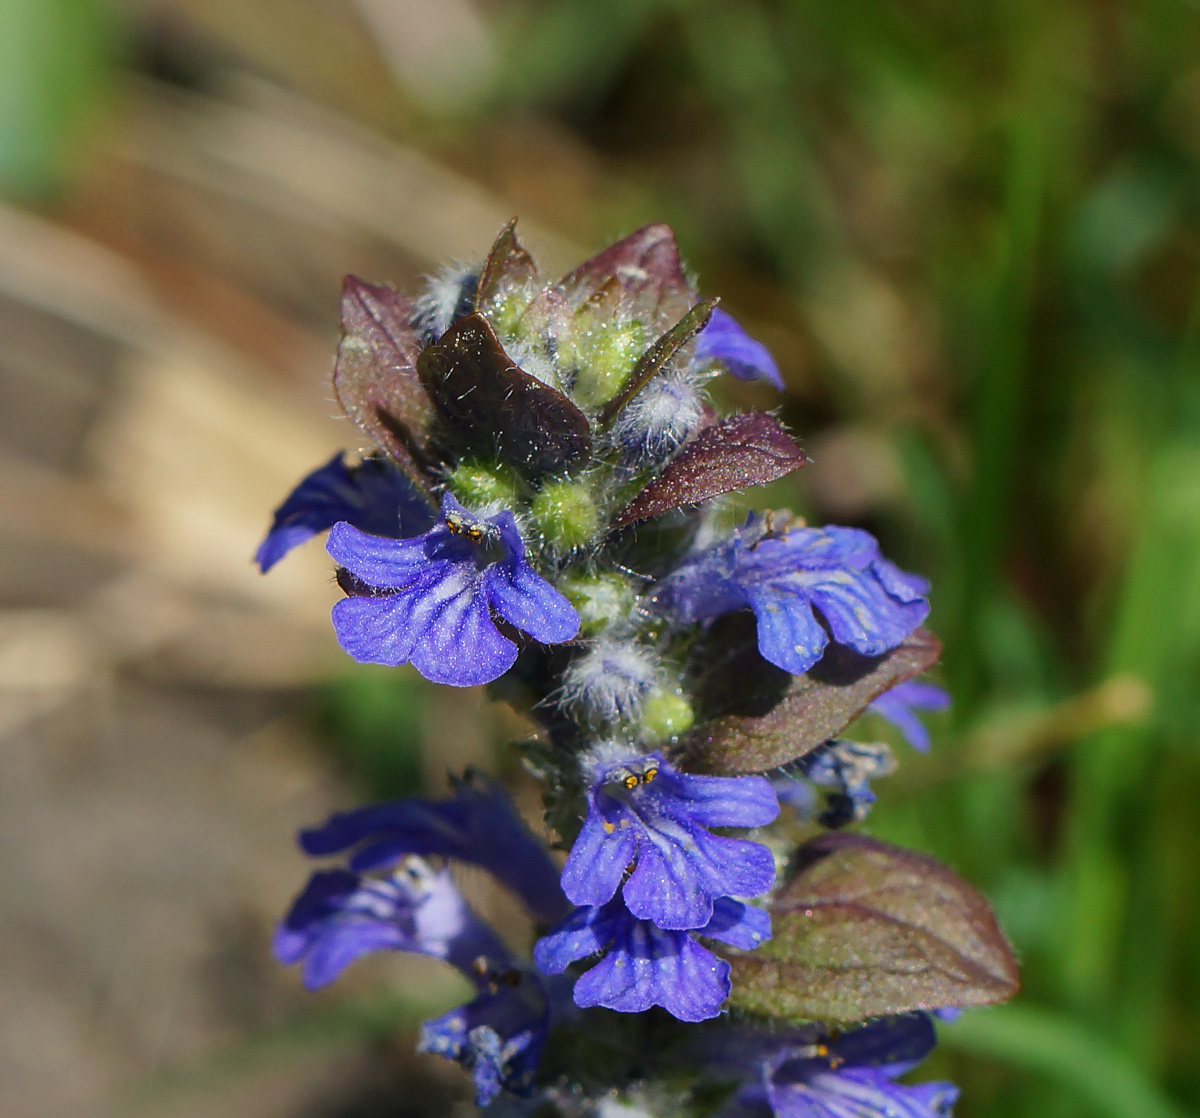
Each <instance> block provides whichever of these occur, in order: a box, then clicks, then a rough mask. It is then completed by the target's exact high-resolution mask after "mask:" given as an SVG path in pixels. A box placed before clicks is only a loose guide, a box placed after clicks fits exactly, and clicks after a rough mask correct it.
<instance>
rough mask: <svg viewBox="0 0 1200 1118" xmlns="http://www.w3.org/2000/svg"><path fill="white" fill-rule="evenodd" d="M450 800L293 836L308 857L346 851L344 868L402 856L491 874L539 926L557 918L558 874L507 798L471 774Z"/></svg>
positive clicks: (379, 811) (376, 812)
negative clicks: (429, 858) (466, 865)
mask: <svg viewBox="0 0 1200 1118" xmlns="http://www.w3.org/2000/svg"><path fill="white" fill-rule="evenodd" d="M454 793H455V794H454V799H452V800H443V801H440V802H437V801H433V800H422V799H409V800H397V801H395V802H393V803H386V804H373V805H371V806H369V807H363V808H359V809H357V810H355V811H348V812H342V813H339V814H337V815H333V816H331V817H330V818H329V819H328V820H327V821H326V822H325V823H324V824H322V825H321V826H320V827H316V828H313V829H311V830H306V831H302V832H301V833H300V845H301V847H302V848H303V850H304V851H305V853H307V854H309V855H311V856H313V857H314V858H320V857H324V856H326V855H329V854H341V853H343V852H346V851H352V853H351V855H350V859H349V868H350V869H351V870H353V871H354V872H356V873H366V872H370V871H373V870H379V869H383V868H386V867H390V866H393V865H395V864H396V863H397V862H399V861H400V860H401V859H402V858H403V857H404V856H405V855H408V854H419V855H422V856H427V855H435V856H438V857H442V858H455V859H458V860H459V861H463V862H471V863H473V864H475V865H478V866H482V867H483V868H484V869H486V870H489V871H491V873H492V874H494V875H495V877H496V878H497V879H498V880H499V881H500V882H502V883H503V884H504V885H507V886H508V887H509V888H510V889H512V890H513V892H514V893H516V894H517V896H519V897H520V898H521V899H522V900H523V901H524V902H525V904H526V905H527V906H528V907H529V909H530V911H532V912H533V914H534V915H535V916H536V917H537V918H538V919H539V920H543V921H545V922H546V923H553V922H554V921H556V920H558V919H560V918H561V917H562V915H563V913H564V912H565V911H566V908H567V903H566V898H565V897H564V896H563V893H562V889H561V887H560V886H559V881H558V877H559V874H558V869H557V868H556V866H555V865H554V862H553V861H552V860H551V858H550V856H549V854H548V853H547V852H546V850H545V848H544V847H543V846H542V844H541V843H540V842H539V841H538V840H537V839H536V838H535V837H534V836H533V835H532V834H531V833H530V831H529V829H528V828H527V827H526V826H525V824H524V823H523V822H522V821H521V818H520V816H519V815H518V814H517V812H516V810H515V809H514V807H513V805H512V801H511V800H510V799H509V797H508V794H507V793H506V792H505V791H504V789H503V788H501V787H500V786H499V785H498V784H496V783H495V782H494V781H492V780H489V779H487V778H485V777H483V776H481V775H479V774H478V773H471V774H468V776H467V778H466V779H463V780H459V781H457V782H456V783H455V789H454Z"/></svg>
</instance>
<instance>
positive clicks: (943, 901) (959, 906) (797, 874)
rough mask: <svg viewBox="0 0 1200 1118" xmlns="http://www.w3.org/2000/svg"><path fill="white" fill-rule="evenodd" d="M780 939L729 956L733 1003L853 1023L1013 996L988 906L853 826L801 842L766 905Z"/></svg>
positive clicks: (963, 886) (949, 876) (931, 865)
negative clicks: (787, 873) (850, 831)
mask: <svg viewBox="0 0 1200 1118" xmlns="http://www.w3.org/2000/svg"><path fill="white" fill-rule="evenodd" d="M771 920H772V931H773V934H774V938H773V939H771V940H770V941H769V942H767V943H765V944H763V946H762V947H760V948H759V949H758V950H757V951H756V952H754V953H753V954H748V955H737V956H733V957H732V958H731V960H730V961H731V962H732V964H733V977H734V984H733V997H732V1004H734V1005H736V1006H738V1007H739V1008H741V1009H744V1010H748V1011H750V1012H752V1013H761V1014H765V1015H767V1016H771V1017H785V1018H791V1019H799V1020H808V1021H825V1022H831V1023H850V1022H854V1021H861V1020H863V1019H865V1018H868V1017H879V1016H883V1015H885V1014H889V1013H904V1012H906V1011H908V1010H914V1009H938V1008H941V1007H944V1006H960V1007H966V1006H973V1005H989V1004H991V1003H994V1002H1000V1001H1004V1000H1005V999H1007V998H1011V997H1012V996H1013V995H1014V994H1015V993H1016V992H1017V986H1018V977H1017V964H1016V960H1015V959H1014V958H1013V953H1012V949H1011V948H1010V947H1009V945H1008V941H1007V940H1006V939H1005V937H1004V933H1003V932H1002V931H1001V930H1000V925H999V924H998V923H997V922H996V918H995V916H994V915H993V913H992V910H991V907H990V906H989V905H988V903H987V901H986V900H985V899H984V898H983V896H982V895H981V894H980V893H979V892H978V891H977V890H976V889H975V888H974V887H973V886H971V885H969V884H968V883H967V882H966V881H964V880H963V879H962V878H961V877H959V876H958V874H956V873H955V872H954V871H953V870H951V869H950V868H949V867H948V866H945V865H943V864H942V863H940V862H938V861H937V860H936V859H933V858H930V857H928V856H927V855H925V854H917V853H914V852H913V851H910V850H904V849H902V848H901V847H898V846H891V845H890V844H888V843H885V842H880V841H878V840H877V839H872V838H868V837H867V836H866V835H856V834H825V835H821V836H820V837H818V838H815V839H813V840H812V841H811V842H808V843H806V844H805V845H804V846H802V847H801V848H800V849H799V850H798V851H797V852H796V856H795V858H794V859H793V865H792V868H791V871H790V877H789V879H788V880H787V882H786V883H785V884H784V886H783V888H782V889H781V890H780V891H779V893H778V894H777V896H776V897H775V900H774V901H773V902H772V904H771Z"/></svg>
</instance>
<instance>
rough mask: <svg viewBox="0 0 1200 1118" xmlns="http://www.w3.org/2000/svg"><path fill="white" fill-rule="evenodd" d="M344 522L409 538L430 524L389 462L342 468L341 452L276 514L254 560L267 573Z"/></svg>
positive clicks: (427, 513)
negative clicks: (304, 544) (328, 530)
mask: <svg viewBox="0 0 1200 1118" xmlns="http://www.w3.org/2000/svg"><path fill="white" fill-rule="evenodd" d="M343 520H344V521H346V522H347V523H348V524H353V525H354V526H355V527H356V528H361V529H362V530H363V531H364V532H371V533H372V534H373V535H376V536H411V535H414V534H416V533H417V532H424V531H425V530H426V529H427V528H428V527H429V525H430V523H431V521H432V520H433V514H432V512H431V511H430V509H429V506H428V505H427V504H426V503H425V501H424V500H423V499H422V498H421V496H420V495H419V494H418V493H417V491H416V490H415V489H414V488H413V485H412V482H410V481H409V480H408V478H406V477H405V476H404V475H403V474H402V473H401V472H400V471H399V470H398V469H396V467H395V466H393V465H392V464H391V463H390V462H386V461H383V460H382V459H378V458H367V459H366V460H365V461H363V462H362V463H361V464H360V465H358V466H347V465H346V463H345V460H344V455H343V454H342V452H341V451H339V452H338V453H337V454H335V455H334V456H333V457H332V458H331V459H329V461H328V462H326V463H325V465H324V466H320V467H318V468H317V469H315V470H313V472H312V473H311V474H309V475H308V476H307V477H306V478H304V480H303V481H301V482H300V484H299V485H297V486H296V488H295V489H293V490H292V491H291V493H289V494H288V496H287V499H286V500H285V501H284V502H283V504H282V505H280V506H279V508H277V509H276V510H275V519H274V520H273V521H272V523H271V530H270V531H269V532H268V533H267V536H266V539H264V540H263V542H262V543H261V544H259V547H258V551H257V552H256V553H255V556H254V561H255V562H256V563H257V564H258V566H259V569H260V570H261V571H262V572H263V574H266V572H267V571H269V570H270V569H271V568H272V567H273V566H275V564H276V563H278V562H279V560H280V559H282V558H283V557H284V556H285V555H286V554H287V553H288V552H289V551H291V550H292V548H294V547H299V545H300V544H302V543H304V541H305V540H307V539H309V538H311V537H312V536H315V535H316V534H317V533H318V532H324V531H326V530H327V529H329V528H332V527H333V526H334V525H335V524H337V523H338V522H339V521H343Z"/></svg>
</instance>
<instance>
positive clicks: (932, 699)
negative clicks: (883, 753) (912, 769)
mask: <svg viewBox="0 0 1200 1118" xmlns="http://www.w3.org/2000/svg"><path fill="white" fill-rule="evenodd" d="M949 706H950V695H949V693H948V692H947V691H945V690H944V689H943V688H941V687H938V686H937V685H936V684H933V683H922V682H920V681H918V680H908V681H907V682H905V683H899V684H897V685H896V686H895V687H893V688H891V690H889V691H885V692H884V693H883V694H882V695H880V696H879V698H877V699H876V700H875V701H874V702H872V703H871V705H870V706H869V707H868V708H867V709H868V710H870V711H871V712H872V713H873V714H877V715H879V717H880V718H882V719H884V720H885V721H887V722H890V723H891V724H892V725H893V726H895V727H896V729H897V730H899V731H900V733H901V735H902V736H903V738H904V740H905V741H906V742H908V744H909V745H911V746H912V747H913V749H915V750H917V752H919V753H928V752H929V731H928V730H927V729H926V728H925V724H924V723H923V722H922V721H921V720H920V719H919V718H918V717H917V716H916V714H915V713H914V711H916V710H945V709H946V708H947V707H949Z"/></svg>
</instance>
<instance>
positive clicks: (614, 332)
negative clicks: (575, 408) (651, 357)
mask: <svg viewBox="0 0 1200 1118" xmlns="http://www.w3.org/2000/svg"><path fill="white" fill-rule="evenodd" d="M645 349H646V336H645V330H643V328H642V327H641V325H640V324H639V323H636V322H597V323H594V324H591V325H590V328H589V329H587V330H586V331H584V332H582V334H581V336H580V337H579V339H578V340H577V342H576V353H577V355H578V361H579V370H578V373H577V375H576V377H575V384H574V387H573V389H572V394H573V395H574V397H575V400H576V402H577V403H579V404H580V406H582V407H585V408H597V407H599V406H600V405H601V404H606V403H608V401H609V400H611V399H612V398H613V397H614V396H615V395H616V394H617V389H618V388H620V387H621V385H623V384H624V383H625V380H626V378H627V377H628V376H629V374H630V372H631V371H632V370H633V367H634V365H636V364H637V360H638V358H639V357H641V356H642V353H643V352H644V351H645Z"/></svg>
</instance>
